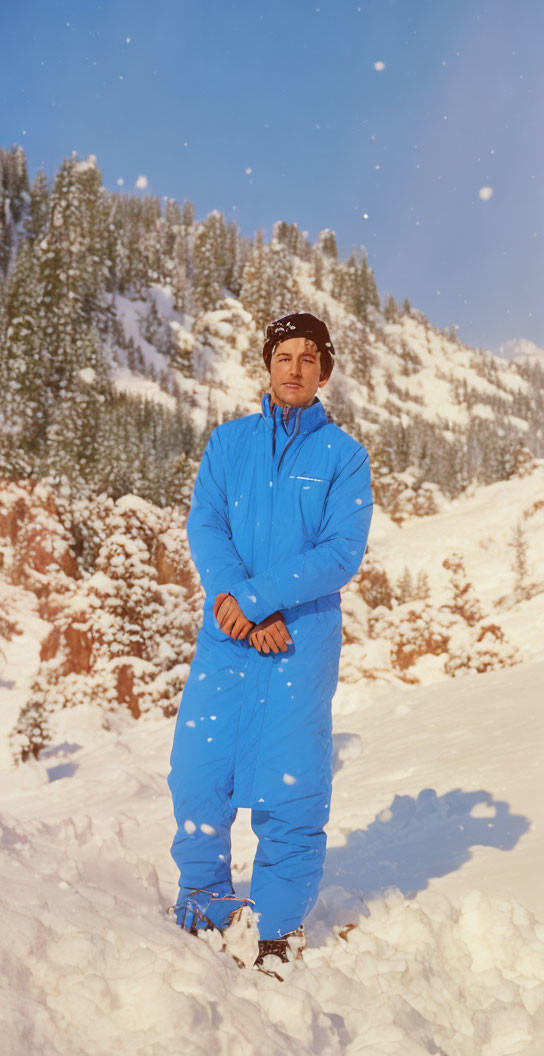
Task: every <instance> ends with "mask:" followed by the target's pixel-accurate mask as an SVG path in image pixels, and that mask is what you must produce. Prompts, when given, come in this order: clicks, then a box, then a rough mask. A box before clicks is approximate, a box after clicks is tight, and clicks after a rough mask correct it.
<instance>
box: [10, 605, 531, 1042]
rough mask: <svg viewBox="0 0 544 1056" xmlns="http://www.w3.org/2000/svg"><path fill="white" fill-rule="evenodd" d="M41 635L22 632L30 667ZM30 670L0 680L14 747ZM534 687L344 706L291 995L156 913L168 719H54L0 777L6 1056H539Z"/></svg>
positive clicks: (239, 834)
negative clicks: (322, 848) (38, 750)
mask: <svg viewBox="0 0 544 1056" xmlns="http://www.w3.org/2000/svg"><path fill="white" fill-rule="evenodd" d="M39 633H40V628H39V626H38V623H37V621H36V619H35V618H34V617H31V618H30V619H29V621H28V624H27V638H26V646H25V647H26V649H27V650H28V651H27V654H26V655H27V657H28V664H27V667H28V666H31V665H32V662H33V655H32V652H31V649H32V648H34V650H36V648H37V646H36V644H34V646H32V644H31V643H32V641H33V640H34V642H36V636H39ZM22 648H23V644H22V642H21V639H19V638H18V637H15V638H14V639H13V641H12V643H11V644H10V655H9V657H8V660H9V661H10V662H9V663H8V665H7V667H6V668H5V669H4V671H3V676H2V677H3V688H4V698H3V699H4V700H5V702H6V703H5V708H6V710H5V711H4V710H3V711H2V723H3V724H4V729H5V732H6V733H7V729H8V728H9V727H10V726H11V724H12V721H13V710H12V706H11V704H10V703H9V701H10V698H11V696H12V694H16V693H18V692H19V691H20V690H19V689H18V686H19V683H20V682H21V680H25V679H26V678H27V677H28V671H25V664H24V662H23V656H22V655H21V653H20V650H21V649H22ZM34 656H35V653H34ZM543 681H544V648H543V655H542V657H541V658H540V659H533V660H532V661H528V662H524V663H522V664H517V665H516V666H514V667H511V668H505V669H500V670H494V671H490V672H488V673H486V674H480V675H470V674H467V675H464V676H459V677H457V678H455V679H448V680H443V681H441V682H440V683H433V684H431V685H422V686H416V687H411V688H405V689H403V691H402V692H399V690H398V689H396V688H394V689H391V688H387V689H384V688H383V687H381V688H379V687H377V686H374V687H372V686H371V685H370V684H369V683H368V682H366V681H364V680H362V681H360V682H356V683H352V684H351V685H349V686H339V688H338V691H337V694H336V698H335V748H336V775H335V784H334V795H333V804H332V808H333V809H332V815H331V820H330V824H329V829H328V854H327V860H326V866H325V874H324V879H323V884H322V889H321V895H320V898H319V901H318V904H317V905H316V907H315V909H314V911H313V912H312V914H311V916H310V917H309V918H308V919H307V931H308V938H309V947H308V949H307V951H306V954H305V959H304V961H303V962H294V963H292V964H291V965H289V966H288V967H287V971H286V975H287V978H286V981H285V982H283V983H281V982H278V981H277V980H275V979H273V978H270V977H268V976H265V975H263V974H262V973H259V972H257V971H253V970H250V969H243V970H241V969H240V968H238V967H236V965H235V963H234V961H233V960H231V959H230V958H229V957H228V956H227V955H225V954H221V953H218V952H216V951H215V950H214V949H213V948H212V946H211V945H209V944H208V943H207V942H205V941H203V940H201V939H194V938H193V937H192V936H190V935H187V934H183V933H182V932H181V931H180V930H179V929H178V928H177V926H176V925H175V923H174V919H173V917H172V916H171V915H168V914H167V913H166V910H167V907H168V906H169V905H170V904H171V903H172V902H173V901H174V898H175V894H176V890H177V872H176V869H175V866H174V863H173V861H172V859H171V858H170V853H169V847H170V843H171V840H172V838H173V834H174V821H173V816H172V811H171V801H170V795H169V790H168V787H167V784H166V776H167V771H168V756H169V752H170V746H171V740H172V735H173V728H174V719H168V720H166V719H164V718H160V719H159V718H158V719H156V720H154V719H150V720H147V721H146V722H145V723H144V722H139V723H138V722H136V721H134V720H132V719H125V718H121V717H119V718H117V716H115V715H111V716H109V719H110V721H111V723H112V729H110V730H104V729H103V728H102V727H101V723H102V719H103V715H102V714H100V711H99V709H98V708H97V709H91V708H88V707H80V708H74V709H72V710H65V711H63V712H60V713H58V714H57V716H56V718H55V721H56V729H55V738H54V744H53V745H52V746H51V747H50V748H48V749H46V750H44V751H43V752H42V754H41V756H40V759H39V760H37V761H31V762H28V763H26V764H25V765H22V766H20V767H18V768H17V769H15V768H14V767H13V766H10V765H9V764H8V762H7V759H6V758H3V764H4V765H3V768H2V769H1V770H0V803H1V809H0V843H1V849H2V884H1V886H0V920H1V928H0V954H1V959H2V969H3V970H2V973H1V976H0V979H1V982H0V1014H1V1017H2V1022H3V1024H4V1027H3V1044H2V1051H3V1052H4V1053H6V1054H9V1056H19V1054H20V1053H22V1052H24V1053H32V1054H34V1053H59V1054H60V1053H62V1054H70V1056H72V1054H76V1053H77V1054H85V1056H86V1054H100V1056H102V1054H105V1053H112V1052H115V1053H116V1054H119V1056H121V1054H123V1053H127V1054H129V1053H130V1054H131V1056H132V1054H134V1053H137V1054H138V1056H166V1054H168V1056H171V1054H172V1053H178V1052H179V1053H184V1054H185V1053H187V1054H193V1053H195V1054H196V1053H209V1052H220V1053H228V1054H233V1056H234V1054H239V1053H242V1054H245V1053H254V1052H255V1053H257V1052H258V1053H263V1054H276V1053H280V1052H281V1053H323V1054H325V1053H327V1054H328V1053H331V1054H332V1053H341V1052H346V1053H354V1054H355V1053H357V1054H358V1056H359V1054H361V1056H382V1054H387V1056H420V1054H421V1056H424V1054H425V1056H426V1054H428V1053H436V1054H441V1056H506V1054H511V1053H525V1054H527V1056H529V1054H530V1056H541V1054H542V1053H543V1052H544V1014H543V1012H544V1003H543V1002H544V925H543V924H542V923H539V921H543V920H544V894H543V889H542V886H541V879H540V875H539V865H541V863H542V860H543V857H542V856H543V851H544V840H543V835H542V824H543V822H544V803H543V801H542V784H541V773H542V743H543V738H542V734H543V732H544V731H543V729H542V726H543V718H542V696H543V694H542V685H543ZM3 708H4V704H3ZM8 718H9V722H8ZM248 813H249V812H247V811H240V813H239V816H238V819H237V821H236V824H235V827H234V832H233V835H234V863H235V869H234V876H235V880H236V884H237V890H238V892H239V893H241V894H247V893H248V884H249V877H250V868H251V858H252V853H253V848H254V843H253V836H252V833H251V831H250V828H249V820H248ZM347 924H355V925H356V927H355V928H353V929H352V930H351V931H349V933H346V935H347V937H346V938H343V937H342V935H341V932H342V930H343V927H344V926H346V925H347ZM255 938H256V936H255V931H254V929H253V930H252V929H250V930H249V931H248V932H247V933H246V934H245V936H244V937H243V941H242V947H243V946H244V943H245V944H246V947H248V948H251V945H252V944H254V942H255Z"/></svg>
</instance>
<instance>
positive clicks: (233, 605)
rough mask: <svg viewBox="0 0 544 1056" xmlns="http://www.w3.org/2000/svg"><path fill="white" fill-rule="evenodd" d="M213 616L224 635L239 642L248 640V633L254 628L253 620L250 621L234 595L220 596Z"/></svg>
mask: <svg viewBox="0 0 544 1056" xmlns="http://www.w3.org/2000/svg"><path fill="white" fill-rule="evenodd" d="M213 614H214V616H215V618H216V620H217V622H218V624H219V627H220V629H221V630H222V631H223V633H224V634H228V635H230V637H231V638H236V640H237V641H239V640H240V639H242V638H246V637H247V634H248V632H249V631H250V630H251V628H252V627H253V626H254V624H253V621H252V620H248V619H247V618H246V617H245V616H244V614H243V612H242V610H241V608H240V606H239V604H238V602H237V601H236V598H234V597H233V596H232V594H218V595H217V597H216V599H215V601H214V603H213Z"/></svg>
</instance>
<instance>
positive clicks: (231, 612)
mask: <svg viewBox="0 0 544 1056" xmlns="http://www.w3.org/2000/svg"><path fill="white" fill-rule="evenodd" d="M213 614H214V616H215V618H216V620H217V622H218V624H219V627H220V629H221V630H222V631H223V633H224V634H228V635H229V636H230V637H231V638H235V639H236V640H237V641H240V640H241V639H242V638H246V637H247V635H248V634H249V644H250V645H252V646H253V647H254V648H255V649H257V650H258V651H259V652H262V653H269V652H270V650H272V652H273V653H277V652H279V651H280V650H281V652H283V653H285V652H286V651H287V649H288V647H289V646H290V645H292V644H293V639H292V638H291V635H290V634H289V631H288V630H287V627H286V626H285V622H284V620H283V617H282V616H281V614H280V613H279V612H273V613H272V614H271V616H267V617H266V619H264V620H261V622H260V623H253V622H252V621H251V620H248V619H247V617H246V616H244V613H243V612H242V610H241V608H240V606H239V604H238V602H237V601H236V598H235V597H233V595H232V594H218V595H217V597H216V599H215V601H214V603H213Z"/></svg>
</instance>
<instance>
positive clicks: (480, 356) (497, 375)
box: [115, 258, 531, 441]
mask: <svg viewBox="0 0 544 1056" xmlns="http://www.w3.org/2000/svg"><path fill="white" fill-rule="evenodd" d="M294 274H295V278H296V283H297V291H298V297H299V300H300V304H298V303H297V306H296V309H297V310H309V311H314V312H315V313H316V314H318V315H319V314H321V315H324V316H325V318H328V320H329V323H330V331H331V334H332V337H333V341H334V344H335V347H336V351H337V355H336V359H335V368H334V371H333V374H332V376H331V379H330V381H329V382H328V384H327V385H326V386H325V388H324V389H322V390H320V398H321V399H322V401H323V403H324V405H325V407H327V408H329V409H330V410H331V412H332V413H333V414H334V413H335V410H337V411H340V412H341V413H343V409H344V405H345V404H346V403H347V404H348V406H349V407H350V408H351V411H352V413H353V414H354V415H355V416H356V419H358V420H359V421H358V427H359V430H360V431H361V435H362V436H365V435H366V437H367V438H368V439H369V440H370V441H371V440H372V437H373V434H374V433H375V431H376V427H377V425H378V424H379V423H380V422H392V421H399V420H400V421H402V422H403V423H406V422H407V421H409V420H410V419H411V418H413V417H414V416H417V418H418V420H419V419H420V418H422V419H423V420H427V421H428V422H429V423H435V424H439V425H441V426H442V427H443V429H444V436H445V437H446V438H449V439H454V438H455V436H456V435H457V434H458V433H459V432H461V433H462V432H464V431H465V430H466V429H467V427H468V424H469V420H470V418H471V417H472V418H480V419H484V420H488V421H492V420H494V418H495V415H496V414H497V413H498V412H500V416H501V420H502V425H510V426H511V427H513V428H515V430H517V431H518V433H519V435H520V437H523V436H524V435H526V434H527V432H528V429H529V424H528V421H527V417H526V416H525V414H520V409H521V406H522V404H520V399H521V400H522V401H525V403H527V404H529V403H530V400H531V384H530V381H528V380H527V379H526V378H525V377H523V376H522V375H521V374H520V373H519V371H518V369H517V365H516V363H511V362H508V361H506V360H505V359H504V358H501V357H499V356H495V355H493V353H491V352H486V351H484V350H480V349H478V350H476V349H472V348H467V347H466V346H464V345H462V344H461V343H460V342H458V341H456V340H453V339H452V338H451V337H450V336H447V335H445V334H444V333H442V332H441V331H437V330H436V329H435V328H433V327H432V326H431V325H430V324H429V323H428V321H427V320H425V318H424V317H421V315H420V314H419V313H418V312H416V311H414V312H413V313H412V314H404V315H402V316H400V318H399V320H398V321H396V322H393V321H391V322H386V320H385V319H384V317H383V316H382V315H381V313H379V312H373V315H372V320H371V323H370V324H369V325H368V326H364V325H363V324H362V323H360V322H359V321H358V320H356V319H355V317H354V316H353V315H350V313H349V312H347V311H346V310H345V308H344V307H343V306H342V304H340V303H339V301H338V300H336V299H335V298H334V297H332V296H331V294H330V293H328V292H327V290H326V289H322V290H317V289H316V288H315V286H314V284H313V282H312V280H311V275H310V266H309V264H308V263H307V262H305V261H302V260H298V259H297V258H295V263H294ZM147 297H148V301H151V302H152V303H153V305H154V307H155V308H156V310H157V312H158V314H159V316H160V317H161V319H162V321H163V323H164V325H165V326H166V327H167V328H169V329H170V333H171V340H172V342H173V347H174V348H175V347H176V346H177V347H178V348H179V350H180V351H181V352H182V353H183V355H184V356H185V357H186V360H187V367H186V369H185V370H184V371H180V370H177V369H176V368H175V363H176V356H175V355H174V356H173V357H172V358H171V360H170V370H171V371H172V373H173V375H174V377H175V383H176V386H177V388H178V390H179V391H180V392H181V393H182V394H183V395H184V396H186V397H188V400H187V405H188V409H189V413H190V414H191V416H192V419H193V422H194V425H195V427H196V428H197V429H202V427H203V423H204V422H205V420H206V413H208V412H209V409H210V406H211V408H212V410H213V412H214V413H215V415H216V417H217V419H218V420H219V421H221V420H222V419H223V417H225V416H226V417H229V416H230V415H231V414H232V410H233V408H234V407H235V406H238V407H239V408H240V413H247V414H249V413H255V412H256V411H258V410H259V408H260V400H261V397H262V393H263V392H264V391H266V389H267V380H268V374H267V372H266V370H265V367H264V364H263V362H262V359H261V357H260V354H259V353H258V352H257V354H255V352H252V351H251V349H250V344H251V342H253V343H254V346H255V347H256V348H259V347H262V340H263V338H262V336H261V335H260V334H259V333H258V332H257V330H256V327H255V323H254V321H253V319H252V317H251V315H250V314H249V313H248V312H247V311H245V310H244V308H243V306H242V305H241V303H240V301H239V300H237V299H236V298H234V297H232V296H225V299H224V301H223V302H222V304H221V306H220V307H218V308H216V309H214V310H210V311H206V312H201V313H199V315H198V316H197V317H196V318H195V317H192V316H187V315H183V314H182V313H179V312H176V311H175V310H174V308H173V296H172V293H171V291H170V289H169V287H168V286H162V287H161V286H158V285H154V286H152V287H150V288H149V290H148V292H147ZM115 305H116V311H117V315H118V318H119V320H120V322H121V324H122V326H123V329H124V332H125V334H126V335H127V337H130V338H132V340H133V341H134V342H135V344H136V346H139V347H140V348H141V349H142V354H143V357H144V360H145V362H146V363H147V364H153V366H154V367H156V368H157V369H164V368H165V367H168V359H167V357H165V356H164V355H161V354H160V353H157V351H156V350H155V349H154V348H153V346H151V345H150V344H149V342H148V341H146V339H145V337H143V336H142V335H141V330H140V326H141V323H142V319H143V317H144V316H145V312H146V310H147V308H148V307H149V304H148V302H147V301H143V300H140V301H135V302H133V301H131V300H130V299H129V298H128V297H126V296H121V295H119V294H117V295H116V298H115ZM293 310H295V309H293ZM187 357H188V358H187ZM116 384H117V385H118V386H119V387H127V388H130V385H131V383H130V379H129V378H128V374H127V371H126V370H124V371H123V370H120V369H119V368H118V369H117V380H116ZM132 384H134V383H132ZM153 391H154V390H153V388H152V385H151V386H150V390H149V395H152V393H153ZM158 398H159V397H158ZM339 405H341V406H339Z"/></svg>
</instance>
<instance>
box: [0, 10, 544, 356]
mask: <svg viewBox="0 0 544 1056" xmlns="http://www.w3.org/2000/svg"><path fill="white" fill-rule="evenodd" d="M2 22H3V32H2V37H1V40H0V91H1V100H2V105H1V107H0V145H1V146H3V147H5V148H9V147H10V146H11V145H12V144H13V143H17V144H21V145H22V146H23V147H24V149H25V152H26V155H27V159H28V165H29V173H30V176H31V177H32V176H33V175H34V173H35V172H36V171H37V169H38V168H40V167H41V166H43V167H44V168H45V171H46V173H47V175H48V176H49V177H53V176H54V174H55V172H56V170H57V169H58V166H59V164H60V162H61V160H62V158H63V157H66V156H70V155H71V153H72V151H74V150H75V151H76V152H77V155H78V157H79V158H80V159H82V158H85V157H87V155H88V154H90V153H92V154H95V155H96V157H97V160H98V165H99V168H100V169H101V172H102V176H103V181H104V184H105V186H107V187H108V188H110V189H111V190H123V191H131V192H134V191H135V193H137V194H142V195H144V194H146V193H153V194H156V195H157V196H158V197H160V198H162V197H163V196H167V197H174V198H176V199H177V200H178V201H179V202H182V201H183V200H184V199H185V198H187V199H190V200H191V201H192V202H194V205H195V213H196V216H197V218H200V217H204V216H205V215H206V214H207V213H208V212H210V211H211V210H212V209H220V210H222V211H223V213H224V214H225V217H226V218H227V219H229V220H232V219H234V218H236V220H237V223H238V225H239V227H240V230H241V231H242V233H243V234H245V235H251V236H253V235H254V234H255V231H256V230H257V228H258V227H262V228H263V231H264V233H265V236H266V237H267V238H268V237H270V234H271V231H272V225H273V223H274V220H278V219H281V220H286V221H288V222H293V221H296V223H297V224H298V226H299V227H300V228H301V230H303V231H307V232H308V235H309V237H310V239H311V240H312V241H313V240H314V239H315V238H316V237H317V235H318V233H319V231H320V230H321V229H322V228H324V227H330V228H333V229H334V230H335V231H336V235H337V241H338V246H339V250H340V254H341V255H342V256H347V254H348V253H349V252H350V250H351V248H352V247H353V246H360V245H364V246H366V248H367V251H368V256H369V261H370V264H371V266H372V267H373V268H374V272H375V276H376V280H377V284H378V289H379V292H380V296H381V297H382V299H383V298H384V297H385V295H386V294H387V293H388V292H389V291H391V292H392V293H393V295H394V297H395V298H396V300H397V301H399V302H402V300H403V299H404V297H408V298H409V300H410V302H411V303H412V304H413V305H414V306H416V307H418V308H420V309H421V310H422V311H424V312H425V313H426V315H428V317H429V319H430V320H431V322H432V323H433V324H435V325H436V326H440V327H448V326H452V325H457V326H458V333H459V336H460V338H461V340H462V341H464V342H466V343H467V344H470V345H474V346H475V347H483V348H489V349H492V350H493V351H495V352H497V351H498V350H499V346H500V345H501V343H502V342H504V341H507V340H510V339H513V338H528V339H529V340H532V341H535V342H536V343H537V344H539V345H542V346H544V297H543V278H544V274H543V272H544V268H543V237H544V224H543V221H544V202H543V193H542V188H543V186H544V171H543V170H544V163H543V162H544V146H543V144H544V134H543V133H544V128H543V118H544V80H543V77H542V72H541V71H542V45H543V41H544V4H542V2H541V0H522V2H521V3H519V4H516V3H514V2H513V0H488V2H487V3H480V2H478V0H455V2H447V0H371V2H368V0H367V2H365V0H354V2H351V0H316V2H309V0H266V2H265V0H262V2H261V0H232V2H228V0H177V2H174V0H155V2H154V3H149V2H143V0H111V2H103V3H97V2H96V0H79V2H77V3H75V2H71V3H70V2H68V0H66V2H62V0H48V2H47V3H43V0H20V2H17V3H15V2H14V0H11V2H7V3H6V4H5V5H4V6H3V17H2ZM376 64H378V66H376ZM139 177H146V179H147V185H146V187H144V186H140V187H138V186H137V181H138V178H139ZM119 180H123V181H124V182H123V183H122V184H120V183H118V181H119ZM143 183H144V181H142V180H141V179H140V185H142V184H143ZM483 188H490V189H491V191H492V193H490V191H485V190H484V191H482V189H483ZM482 194H483V197H482ZM365 214H366V215H365Z"/></svg>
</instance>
